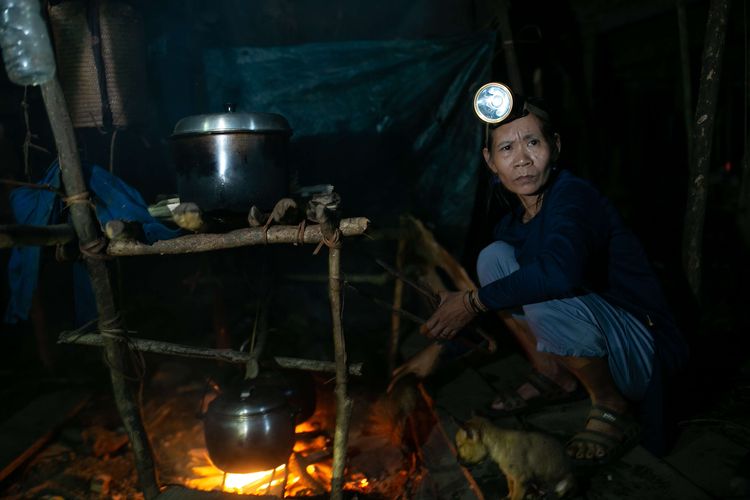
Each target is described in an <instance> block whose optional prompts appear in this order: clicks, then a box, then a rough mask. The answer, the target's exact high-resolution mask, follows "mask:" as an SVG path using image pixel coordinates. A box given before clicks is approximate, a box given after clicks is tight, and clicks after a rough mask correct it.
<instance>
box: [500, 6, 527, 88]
mask: <svg viewBox="0 0 750 500" xmlns="http://www.w3.org/2000/svg"><path fill="white" fill-rule="evenodd" d="M499 7H500V8H499V9H498V11H497V14H498V16H497V18H498V19H497V20H498V23H499V24H500V37H501V38H502V40H503V53H504V54H505V65H506V68H507V70H508V76H509V78H510V85H511V87H513V92H516V93H518V94H523V81H522V80H521V70H520V69H519V67H518V58H517V57H516V46H515V43H514V42H513V30H512V29H511V27H510V15H509V13H508V11H509V10H510V5H509V0H499Z"/></svg>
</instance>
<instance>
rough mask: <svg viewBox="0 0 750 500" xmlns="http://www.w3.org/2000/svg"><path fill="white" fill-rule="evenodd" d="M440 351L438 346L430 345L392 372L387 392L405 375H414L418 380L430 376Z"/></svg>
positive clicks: (441, 348) (440, 348) (440, 347)
mask: <svg viewBox="0 0 750 500" xmlns="http://www.w3.org/2000/svg"><path fill="white" fill-rule="evenodd" d="M442 350H443V347H442V346H441V345H440V344H430V345H429V346H427V347H425V348H424V349H423V350H421V351H420V352H418V353H417V354H415V355H414V356H412V357H411V358H409V359H408V360H407V361H406V362H405V363H404V364H403V365H401V366H399V367H398V368H396V369H395V370H393V374H392V375H391V382H390V384H388V392H391V389H393V387H394V386H395V385H396V382H398V381H399V380H400V379H401V378H403V377H405V376H407V375H415V376H416V377H417V378H419V379H423V378H425V377H427V376H428V375H430V374H431V373H432V372H433V371H435V367H436V366H437V362H438V359H439V358H440V351H442Z"/></svg>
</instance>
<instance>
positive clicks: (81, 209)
mask: <svg viewBox="0 0 750 500" xmlns="http://www.w3.org/2000/svg"><path fill="white" fill-rule="evenodd" d="M41 91H42V97H43V99H44V104H45V107H46V109H47V115H48V117H49V121H50V124H51V126H52V132H53V134H54V137H55V144H56V146H57V152H58V158H59V161H60V170H61V174H62V183H63V186H64V187H65V196H66V198H65V201H66V203H67V204H68V207H69V209H70V213H71V218H72V222H73V230H72V231H71V229H70V227H69V226H66V225H58V226H49V227H48V226H44V227H33V226H16V225H14V226H0V247H9V246H22V245H45V244H49V245H51V244H60V243H64V242H67V241H72V239H73V238H74V237H77V238H78V241H79V246H80V248H81V253H82V257H83V260H84V262H85V265H86V269H87V271H88V274H89V277H90V279H91V285H92V289H93V291H94V296H95V299H96V307H97V312H98V319H97V322H98V325H97V326H98V328H97V329H98V333H95V334H85V335H79V334H76V335H71V334H70V332H64V333H63V334H62V335H61V336H60V339H59V342H61V343H78V344H84V345H95V346H99V347H101V348H103V349H104V352H105V356H106V360H107V364H108V366H109V369H110V378H111V380H112V388H113V392H114V397H115V403H116V405H117V409H118V411H119V413H120V416H121V418H122V421H123V424H124V426H125V429H126V431H127V434H128V437H129V439H130V442H131V445H132V447H133V452H134V455H135V466H136V471H137V474H138V480H139V483H140V485H141V488H142V490H143V493H144V496H145V498H146V499H147V500H151V499H154V498H156V497H157V496H159V494H160V493H161V488H160V485H159V482H158V479H157V473H156V466H155V463H154V457H153V452H152V449H151V443H150V440H149V437H148V434H147V433H146V431H145V428H144V426H143V421H142V415H141V408H140V406H139V403H138V398H136V393H135V387H134V385H133V380H132V377H130V376H129V373H130V371H131V369H132V367H131V366H130V362H129V360H130V356H129V354H130V350H131V349H136V350H146V351H151V352H160V353H163V354H168V355H176V356H191V357H204V358H210V359H222V360H225V361H230V362H247V359H246V358H247V357H248V355H247V354H245V353H240V352H236V351H230V350H220V349H197V348H192V347H189V346H181V345H178V344H169V343H166V342H158V341H152V340H146V339H133V338H130V337H129V336H128V335H127V333H128V332H127V331H126V330H124V328H123V326H122V320H121V318H120V315H119V312H118V310H117V308H116V306H115V302H114V300H113V295H112V288H111V285H110V281H109V273H108V271H107V267H106V264H105V258H107V257H109V256H112V257H121V256H134V255H154V254H160V255H166V254H184V253H194V252H205V251H213V250H221V249H228V248H236V247H241V246H249V245H259V244H289V243H291V244H309V243H313V244H315V243H317V244H320V243H321V242H323V244H325V245H326V246H328V249H329V251H328V285H329V286H328V290H329V301H330V306H331V315H332V320H333V345H334V354H335V362H334V363H326V362H322V361H313V360H295V359H291V358H276V360H277V362H279V363H280V364H281V365H282V366H284V364H286V366H294V367H296V368H300V369H310V370H323V371H331V370H332V371H334V372H335V374H336V388H335V395H336V429H335V432H334V449H333V476H332V482H331V498H332V499H336V500H339V499H341V498H342V491H343V485H344V465H345V460H346V446H347V434H348V430H349V420H350V416H351V409H352V400H351V399H350V398H349V397H348V395H347V376H348V375H349V374H350V373H351V374H359V371H360V369H361V365H351V366H350V365H348V363H347V359H346V358H347V356H346V344H345V341H344V332H343V326H342V307H341V304H342V302H341V283H342V282H341V246H342V242H343V237H347V236H356V235H361V234H364V233H365V231H366V230H367V226H368V223H369V221H368V220H367V219H365V218H354V219H343V220H341V221H338V219H337V218H336V217H332V218H331V219H330V220H326V221H323V222H322V223H321V224H317V225H311V226H307V227H303V228H302V229H300V228H299V227H297V226H271V227H270V228H268V230H267V231H265V230H264V229H263V228H247V229H239V230H236V231H232V232H229V233H226V234H194V235H187V236H182V237H179V238H175V239H172V240H167V241H159V242H156V243H154V244H152V245H146V244H142V243H139V242H135V241H111V242H107V240H105V239H104V238H103V237H102V236H101V235H100V233H99V229H98V224H97V223H96V222H95V218H94V216H93V214H92V211H91V208H90V207H91V202H90V199H89V193H88V192H87V191H86V185H85V183H84V180H83V175H82V170H81V162H80V158H79V156H78V150H77V147H76V142H75V137H74V134H73V126H72V123H71V120H70V116H69V114H68V109H67V106H66V103H65V98H64V96H63V93H62V89H61V88H60V84H59V82H58V80H57V78H54V79H53V80H51V81H50V82H48V83H45V84H42V85H41Z"/></svg>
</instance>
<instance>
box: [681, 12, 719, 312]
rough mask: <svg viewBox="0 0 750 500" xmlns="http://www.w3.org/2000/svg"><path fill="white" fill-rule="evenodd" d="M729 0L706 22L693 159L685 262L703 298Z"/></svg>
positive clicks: (690, 279)
mask: <svg viewBox="0 0 750 500" xmlns="http://www.w3.org/2000/svg"><path fill="white" fill-rule="evenodd" d="M728 11H729V0H711V4H710V6H709V10H708V21H707V22H706V40H705V44H704V47H703V64H702V68H701V80H700V89H699V91H698V103H697V106H696V112H695V123H694V126H695V129H694V131H693V154H692V155H691V161H690V173H689V177H688V179H689V185H688V196H687V203H686V207H685V225H684V235H683V246H682V262H683V266H684V268H685V274H686V276H687V280H688V283H689V285H690V289H691V290H692V292H693V295H695V297H696V298H699V297H700V288H701V260H702V245H703V226H704V221H705V218H706V197H707V185H706V182H707V179H706V177H707V175H708V167H709V161H710V159H711V139H712V135H713V128H714V119H715V115H716V101H717V99H718V94H719V76H720V74H721V62H722V56H723V53H724V40H725V38H726V26H727V12H728Z"/></svg>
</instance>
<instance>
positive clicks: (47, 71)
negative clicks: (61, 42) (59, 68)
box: [0, 0, 55, 85]
mask: <svg viewBox="0 0 750 500" xmlns="http://www.w3.org/2000/svg"><path fill="white" fill-rule="evenodd" d="M0 47H1V48H2V51H3V61H5V70H6V71H7V73H8V78H10V81H12V82H13V83H16V84H18V85H39V84H40V83H45V82H48V81H49V80H51V79H52V77H53V76H55V56H54V55H53V53H52V45H51V44H50V41H49V34H48V32H47V25H46V24H45V23H44V20H43V19H42V16H41V14H40V8H39V1H38V0H0Z"/></svg>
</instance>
